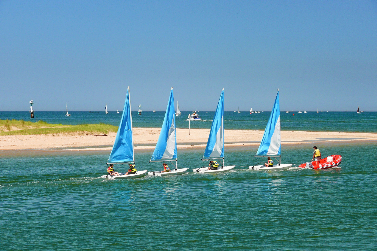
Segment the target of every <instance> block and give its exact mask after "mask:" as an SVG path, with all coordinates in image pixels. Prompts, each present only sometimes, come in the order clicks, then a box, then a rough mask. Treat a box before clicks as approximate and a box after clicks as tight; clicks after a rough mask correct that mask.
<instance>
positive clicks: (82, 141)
mask: <svg viewBox="0 0 379 251" xmlns="http://www.w3.org/2000/svg"><path fill="white" fill-rule="evenodd" d="M160 130H161V129H160V128H133V141H134V146H135V151H137V152H139V151H152V150H154V148H155V144H156V142H157V140H158V137H159V133H160ZM263 133H264V131H263V130H225V136H224V139H225V140H224V141H225V148H240V149H244V148H250V147H252V146H253V147H254V146H256V147H258V146H259V144H260V142H261V139H262V136H263ZM208 134H209V129H191V130H190V131H189V130H188V129H182V128H177V129H176V138H177V146H178V150H191V149H194V150H195V149H204V148H205V146H206V144H207V141H208ZM115 137H116V133H109V134H107V135H94V134H84V133H83V134H46V135H8V136H0V155H8V154H11V153H12V152H15V151H16V150H17V152H23V153H27V152H35V153H37V152H40V153H43V152H83V153H84V152H110V151H111V150H112V147H113V143H114V140H115ZM281 141H282V145H307V144H314V145H325V144H331V143H333V144H335V143H337V144H338V143H341V144H356V143H365V142H372V143H374V142H375V143H376V142H377V133H360V132H358V133H357V132H353V133H350V132H311V131H281ZM14 154H16V155H19V154H17V153H14Z"/></svg>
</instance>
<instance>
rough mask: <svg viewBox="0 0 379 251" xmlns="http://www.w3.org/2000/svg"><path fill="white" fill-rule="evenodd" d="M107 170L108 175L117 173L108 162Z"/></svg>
mask: <svg viewBox="0 0 379 251" xmlns="http://www.w3.org/2000/svg"><path fill="white" fill-rule="evenodd" d="M107 172H108V174H109V175H111V176H113V175H118V172H115V171H114V169H113V164H110V165H109V167H108V169H107Z"/></svg>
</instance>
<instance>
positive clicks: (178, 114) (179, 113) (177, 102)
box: [175, 101, 182, 117]
mask: <svg viewBox="0 0 379 251" xmlns="http://www.w3.org/2000/svg"><path fill="white" fill-rule="evenodd" d="M181 114H182V112H181V111H180V110H179V101H176V114H175V116H176V117H178V116H180V115H181Z"/></svg>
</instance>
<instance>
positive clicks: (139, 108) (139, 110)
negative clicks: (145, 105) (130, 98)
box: [138, 105, 142, 115]
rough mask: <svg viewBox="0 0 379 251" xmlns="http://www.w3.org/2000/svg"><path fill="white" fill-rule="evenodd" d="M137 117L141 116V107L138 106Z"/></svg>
mask: <svg viewBox="0 0 379 251" xmlns="http://www.w3.org/2000/svg"><path fill="white" fill-rule="evenodd" d="M138 115H142V110H141V105H139V106H138Z"/></svg>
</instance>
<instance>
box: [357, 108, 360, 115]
mask: <svg viewBox="0 0 379 251" xmlns="http://www.w3.org/2000/svg"><path fill="white" fill-rule="evenodd" d="M357 113H358V114H360V113H361V111H360V110H359V106H358V109H357Z"/></svg>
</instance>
